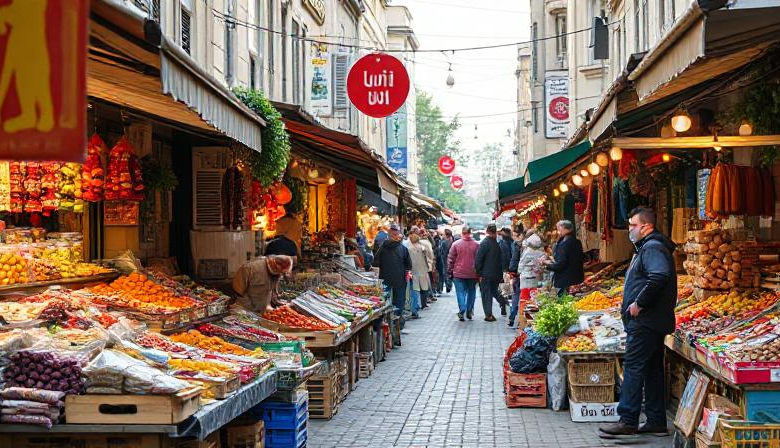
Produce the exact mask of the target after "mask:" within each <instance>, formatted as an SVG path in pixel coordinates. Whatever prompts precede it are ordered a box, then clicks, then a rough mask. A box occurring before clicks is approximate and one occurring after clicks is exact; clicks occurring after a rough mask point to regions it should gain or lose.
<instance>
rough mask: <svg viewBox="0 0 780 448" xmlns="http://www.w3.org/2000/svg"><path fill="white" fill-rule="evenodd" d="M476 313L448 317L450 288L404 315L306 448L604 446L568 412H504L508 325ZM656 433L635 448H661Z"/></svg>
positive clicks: (312, 429) (452, 308) (313, 424)
mask: <svg viewBox="0 0 780 448" xmlns="http://www.w3.org/2000/svg"><path fill="white" fill-rule="evenodd" d="M476 303H477V308H478V309H477V311H476V315H475V316H474V320H473V321H471V322H468V321H467V322H458V320H457V317H456V316H455V312H456V310H457V304H456V301H455V295H454V292H453V293H451V294H447V295H444V296H443V297H442V298H440V299H439V301H438V302H436V303H434V304H433V305H432V306H431V308H429V309H428V310H427V311H426V312H425V313H423V314H422V319H420V320H413V321H408V322H407V326H406V328H407V329H408V332H409V334H407V335H404V339H403V346H402V347H398V348H395V349H393V350H392V351H391V352H390V353H388V355H387V359H386V360H385V361H384V362H382V363H379V364H378V365H377V368H376V369H375V370H374V373H373V375H371V376H370V377H369V378H365V379H361V380H360V381H358V383H357V384H358V388H357V390H356V391H354V392H352V393H351V394H350V395H349V396H348V397H347V399H346V400H345V402H344V403H342V404H341V406H340V408H339V412H338V414H336V416H335V417H334V418H333V419H332V420H330V421H326V420H311V421H310V422H309V427H308V442H307V446H309V447H313V448H326V447H327V448H329V447H338V448H358V447H360V448H368V447H371V448H373V447H376V448H385V447H393V446H395V447H413V446H420V447H447V448H449V447H461V446H462V447H464V448H466V447H480V448H484V447H491V446H497V447H513V448H514V447H517V448H528V447H531V446H534V447H536V446H538V447H545V448H553V447H563V448H586V447H587V448H591V447H603V446H614V444H612V443H608V441H605V440H602V439H600V438H599V437H598V432H597V428H598V425H597V424H584V423H573V422H572V421H571V420H570V418H569V413H568V412H565V411H564V412H554V411H551V410H549V409H507V408H506V406H505V404H504V393H503V376H502V373H503V364H502V363H503V357H504V352H505V350H506V347H508V346H509V344H511V342H512V340H513V338H514V336H515V331H514V330H511V329H508V328H507V327H506V325H505V323H504V320H503V319H501V318H499V320H498V321H497V322H494V323H490V322H485V321H483V320H482V317H481V314H482V313H481V311H480V310H479V308H480V307H481V305H480V303H481V302H480V299H479V298H477V301H476ZM670 443H671V439H670V438H669V439H666V440H664V439H658V441H657V442H655V441H653V442H652V443H650V444H643V446H644V447H648V448H655V447H665V446H669V445H670Z"/></svg>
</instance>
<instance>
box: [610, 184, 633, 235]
mask: <svg viewBox="0 0 780 448" xmlns="http://www.w3.org/2000/svg"><path fill="white" fill-rule="evenodd" d="M630 196H631V191H630V190H629V189H628V182H626V181H625V180H623V179H621V178H617V179H615V183H614V186H613V187H612V197H613V198H614V201H615V227H625V226H626V225H628V224H627V223H628V201H629V197H630Z"/></svg>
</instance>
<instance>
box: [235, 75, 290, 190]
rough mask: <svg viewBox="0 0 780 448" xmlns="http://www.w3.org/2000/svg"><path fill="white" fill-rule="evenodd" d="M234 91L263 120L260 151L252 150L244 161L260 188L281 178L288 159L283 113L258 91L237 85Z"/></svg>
mask: <svg viewBox="0 0 780 448" xmlns="http://www.w3.org/2000/svg"><path fill="white" fill-rule="evenodd" d="M233 92H234V93H235V94H236V96H238V98H239V99H240V100H241V101H243V102H244V104H246V105H247V107H249V108H250V109H252V110H253V111H255V112H256V113H257V114H258V115H260V117H262V118H263V120H265V122H266V127H265V128H263V131H262V137H263V150H262V151H261V152H260V154H258V153H257V152H255V151H251V154H247V156H246V157H245V158H244V159H245V160H244V163H246V164H247V166H248V167H249V171H250V173H252V177H253V178H254V179H256V180H257V181H259V182H260V185H262V186H263V188H267V187H269V186H270V185H271V184H273V183H274V182H276V181H278V180H280V179H281V177H282V174H283V173H284V170H285V168H287V162H288V160H289V159H290V137H289V135H288V134H287V130H285V128H284V122H283V121H282V114H280V113H279V111H277V110H276V108H275V107H274V106H273V104H271V101H270V100H268V98H266V96H265V95H264V94H263V92H261V91H259V90H254V89H248V88H244V87H236V88H235V89H233Z"/></svg>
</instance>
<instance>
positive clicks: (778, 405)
mask: <svg viewBox="0 0 780 448" xmlns="http://www.w3.org/2000/svg"><path fill="white" fill-rule="evenodd" d="M743 401H744V404H745V406H744V408H745V414H746V415H745V417H746V418H747V419H748V420H752V421H756V422H764V423H773V424H775V423H780V390H747V391H745V392H744V394H743Z"/></svg>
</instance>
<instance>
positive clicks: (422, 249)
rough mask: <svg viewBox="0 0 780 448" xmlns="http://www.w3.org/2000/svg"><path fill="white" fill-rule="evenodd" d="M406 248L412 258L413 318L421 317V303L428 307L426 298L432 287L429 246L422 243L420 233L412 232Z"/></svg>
mask: <svg viewBox="0 0 780 448" xmlns="http://www.w3.org/2000/svg"><path fill="white" fill-rule="evenodd" d="M406 248H407V249H408V250H409V257H410V258H411V260H412V278H411V282H410V283H411V285H410V286H411V289H410V290H409V296H410V298H411V304H410V308H411V311H412V317H411V319H419V318H420V314H419V312H420V305H421V304H422V308H427V307H428V305H427V304H426V303H425V298H426V297H427V296H428V292H429V291H430V289H431V284H430V280H429V277H428V247H427V246H425V245H424V244H423V243H422V240H421V239H420V235H419V234H417V233H410V234H409V239H408V240H407V241H406Z"/></svg>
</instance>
